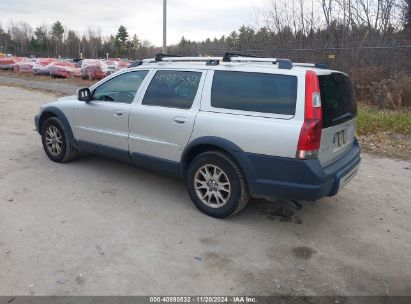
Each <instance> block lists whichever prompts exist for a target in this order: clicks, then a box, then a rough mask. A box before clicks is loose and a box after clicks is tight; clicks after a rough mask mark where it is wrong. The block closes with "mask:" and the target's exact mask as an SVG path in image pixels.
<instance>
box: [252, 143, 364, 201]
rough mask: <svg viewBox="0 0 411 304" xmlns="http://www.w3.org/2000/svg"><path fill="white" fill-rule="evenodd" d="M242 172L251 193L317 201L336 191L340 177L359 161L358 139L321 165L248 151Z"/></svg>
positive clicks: (316, 161)
mask: <svg viewBox="0 0 411 304" xmlns="http://www.w3.org/2000/svg"><path fill="white" fill-rule="evenodd" d="M247 158H248V160H249V161H248V165H247V166H246V167H248V168H245V170H244V171H245V173H246V176H247V180H248V185H249V188H250V192H251V195H252V196H254V197H263V198H285V199H295V200H317V199H320V198H322V197H325V196H334V195H336V194H337V193H338V191H339V189H340V186H341V182H342V180H343V179H346V178H347V177H348V178H349V177H350V176H349V174H351V173H352V171H353V170H354V169H355V168H356V167H358V165H359V164H360V162H361V158H360V147H359V144H358V142H357V141H355V142H354V144H353V146H352V148H351V149H350V150H349V151H348V152H346V154H344V155H343V156H342V157H341V158H340V159H339V160H338V161H337V162H335V163H333V164H331V165H329V166H328V167H325V168H323V167H322V166H321V164H320V162H319V161H318V160H317V159H311V160H298V159H290V158H282V157H272V156H265V155H257V154H250V153H248V154H247Z"/></svg>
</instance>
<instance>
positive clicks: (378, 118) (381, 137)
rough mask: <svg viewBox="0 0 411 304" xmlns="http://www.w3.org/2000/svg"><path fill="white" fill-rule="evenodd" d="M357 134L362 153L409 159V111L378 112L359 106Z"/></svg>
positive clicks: (369, 107)
mask: <svg viewBox="0 0 411 304" xmlns="http://www.w3.org/2000/svg"><path fill="white" fill-rule="evenodd" d="M357 123H358V125H357V134H358V139H359V140H360V143H361V147H362V149H363V151H365V152H368V153H371V154H376V155H380V156H387V157H394V158H400V159H405V160H410V159H411V111H410V110H408V109H404V110H401V111H400V110H386V109H384V110H380V109H378V108H375V107H371V106H365V105H360V107H359V109H358V117H357Z"/></svg>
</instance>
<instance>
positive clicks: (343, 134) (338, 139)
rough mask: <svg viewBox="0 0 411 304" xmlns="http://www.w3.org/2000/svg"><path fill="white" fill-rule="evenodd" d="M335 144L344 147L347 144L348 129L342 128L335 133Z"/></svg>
mask: <svg viewBox="0 0 411 304" xmlns="http://www.w3.org/2000/svg"><path fill="white" fill-rule="evenodd" d="M334 144H335V145H336V146H337V147H338V148H341V147H344V146H345V145H346V144H347V130H341V131H338V132H337V133H335V135H334Z"/></svg>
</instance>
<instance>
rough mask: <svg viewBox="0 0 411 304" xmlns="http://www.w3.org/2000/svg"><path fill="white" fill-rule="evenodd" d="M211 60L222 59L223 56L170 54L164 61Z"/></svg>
mask: <svg viewBox="0 0 411 304" xmlns="http://www.w3.org/2000/svg"><path fill="white" fill-rule="evenodd" d="M210 60H221V57H180V56H168V57H164V58H163V59H162V61H169V62H174V61H178V62H190V61H197V62H207V61H210Z"/></svg>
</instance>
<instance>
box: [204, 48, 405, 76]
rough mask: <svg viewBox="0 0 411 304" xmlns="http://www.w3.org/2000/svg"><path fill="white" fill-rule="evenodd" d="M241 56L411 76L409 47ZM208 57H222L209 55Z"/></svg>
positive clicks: (249, 51)
mask: <svg viewBox="0 0 411 304" xmlns="http://www.w3.org/2000/svg"><path fill="white" fill-rule="evenodd" d="M239 52H241V53H244V54H249V55H254V56H261V57H274V58H288V59H291V60H292V61H293V62H308V63H324V64H327V65H328V66H329V67H330V68H333V69H337V70H341V71H344V72H347V73H349V72H350V71H351V69H352V68H361V67H370V66H373V67H380V68H384V69H386V70H387V71H389V72H404V73H406V74H409V75H411V45H394V46H366V47H360V48H334V47H332V48H304V49H297V48H296V49H291V48H290V49H281V48H276V49H273V50H252V49H247V50H242V51H239ZM206 54H207V55H215V56H219V55H221V52H218V51H208V52H206Z"/></svg>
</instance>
